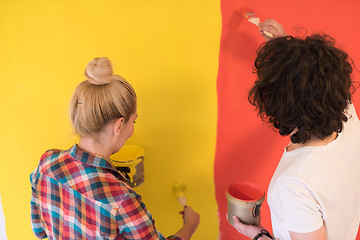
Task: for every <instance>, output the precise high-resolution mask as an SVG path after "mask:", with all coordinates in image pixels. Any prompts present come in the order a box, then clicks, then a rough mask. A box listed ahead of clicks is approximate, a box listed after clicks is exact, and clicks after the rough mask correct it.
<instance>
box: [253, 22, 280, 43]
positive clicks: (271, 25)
mask: <svg viewBox="0 0 360 240" xmlns="http://www.w3.org/2000/svg"><path fill="white" fill-rule="evenodd" d="M258 26H259V33H260V35H262V36H263V37H264V38H265V40H266V41H270V40H271V39H273V38H277V37H284V36H286V32H285V29H284V27H283V26H282V25H281V24H280V23H278V22H277V21H275V20H274V19H266V20H265V21H263V22H262V23H259V25H258ZM264 32H268V33H271V34H272V35H273V37H269V36H268V35H266V34H265V33H264Z"/></svg>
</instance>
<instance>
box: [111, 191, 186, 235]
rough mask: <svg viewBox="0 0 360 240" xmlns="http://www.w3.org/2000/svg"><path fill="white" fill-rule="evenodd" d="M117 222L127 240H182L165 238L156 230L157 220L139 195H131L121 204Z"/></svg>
mask: <svg viewBox="0 0 360 240" xmlns="http://www.w3.org/2000/svg"><path fill="white" fill-rule="evenodd" d="M116 220H117V223H118V226H119V231H120V233H121V234H123V235H124V237H125V238H126V239H146V240H159V239H160V240H165V239H169V240H181V238H179V237H178V236H176V235H172V236H170V237H168V238H165V237H164V236H163V235H161V234H160V233H159V232H158V231H157V230H156V228H155V220H154V219H153V218H152V216H151V214H150V212H149V211H148V210H147V209H146V206H145V204H144V203H143V202H142V201H141V197H140V196H139V195H137V194H133V193H131V194H129V195H128V196H126V198H125V199H124V200H123V201H122V202H121V205H120V207H119V209H118V213H117V215H116Z"/></svg>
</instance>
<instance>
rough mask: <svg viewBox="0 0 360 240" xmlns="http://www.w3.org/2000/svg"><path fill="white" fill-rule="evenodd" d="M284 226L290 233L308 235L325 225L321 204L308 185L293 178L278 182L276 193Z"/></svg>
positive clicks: (280, 179)
mask: <svg viewBox="0 0 360 240" xmlns="http://www.w3.org/2000/svg"><path fill="white" fill-rule="evenodd" d="M275 194H278V196H279V198H278V199H279V201H280V202H279V204H278V206H279V209H280V214H281V215H282V217H283V220H284V224H285V225H286V226H287V228H288V230H289V231H292V232H297V233H307V232H312V231H315V230H317V229H319V228H320V227H321V226H322V225H323V215H322V210H321V206H320V203H319V202H318V200H317V198H316V196H315V195H314V193H313V191H312V190H311V189H310V188H309V186H308V185H306V184H305V183H303V182H302V181H300V180H299V179H295V178H292V177H282V178H279V179H278V180H277V183H276V193H275Z"/></svg>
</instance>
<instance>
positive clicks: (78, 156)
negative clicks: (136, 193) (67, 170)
mask: <svg viewBox="0 0 360 240" xmlns="http://www.w3.org/2000/svg"><path fill="white" fill-rule="evenodd" d="M68 151H69V154H70V155H71V156H72V157H73V158H74V159H75V160H77V161H80V162H82V163H84V164H87V165H91V166H94V167H101V168H106V169H110V170H112V171H115V172H116V173H118V174H119V175H120V177H121V180H125V181H127V182H128V181H129V180H128V179H126V178H125V177H124V175H122V174H121V173H120V172H119V171H118V170H117V169H116V168H115V167H114V166H113V165H112V164H111V163H110V162H109V161H107V160H106V159H105V158H103V157H102V156H100V155H96V154H92V153H88V152H85V151H84V150H82V149H80V148H79V147H78V146H77V144H74V146H72V147H71V148H70V149H69V150H68Z"/></svg>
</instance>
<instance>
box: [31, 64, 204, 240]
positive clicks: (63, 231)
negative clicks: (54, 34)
mask: <svg viewBox="0 0 360 240" xmlns="http://www.w3.org/2000/svg"><path fill="white" fill-rule="evenodd" d="M85 75H86V77H87V80H86V81H84V82H82V83H80V84H79V85H78V86H77V88H76V90H75V93H74V95H73V97H72V100H71V109H70V111H71V113H70V115H71V121H72V125H73V127H74V129H75V131H76V132H77V133H78V134H79V135H80V141H79V143H78V144H75V145H74V146H72V147H71V148H70V149H68V150H57V149H52V150H48V151H47V152H45V153H44V154H43V155H42V157H41V159H40V163H39V166H38V167H37V169H36V170H35V171H34V172H33V173H32V174H31V177H30V178H31V185H32V200H31V218H32V228H33V231H34V233H35V235H36V237H38V238H46V237H47V238H48V239H165V238H164V237H163V236H162V235H161V234H160V233H159V232H158V231H157V230H156V228H155V224H154V220H153V218H152V216H151V214H150V213H149V212H148V210H147V209H146V207H145V205H144V203H143V202H142V200H141V197H140V196H139V195H138V194H136V192H135V191H134V190H133V189H132V188H130V187H129V186H128V185H127V180H126V179H125V178H124V176H123V175H122V174H121V173H119V172H118V171H117V170H116V169H115V168H114V166H113V165H112V164H111V163H110V155H112V154H113V153H116V152H117V151H119V150H120V148H121V147H122V146H123V145H124V144H125V142H126V140H127V139H128V138H129V137H130V136H131V135H132V134H133V132H134V122H135V120H136V118H137V113H136V94H135V91H134V89H133V88H132V86H131V85H130V84H129V83H128V82H127V81H126V80H125V79H123V78H122V77H120V76H119V75H113V70H112V66H111V62H110V61H109V59H107V58H105V57H103V58H95V59H94V60H92V61H91V62H89V64H88V65H87V67H86V70H85ZM183 218H184V226H183V227H182V228H181V229H180V230H179V231H178V232H177V233H175V234H174V235H172V236H170V237H169V238H167V239H184V240H186V239H190V238H191V236H192V234H193V233H194V232H195V230H196V228H197V226H198V224H199V215H198V214H197V213H196V212H195V211H193V210H192V208H191V207H185V209H184V211H183Z"/></svg>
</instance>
